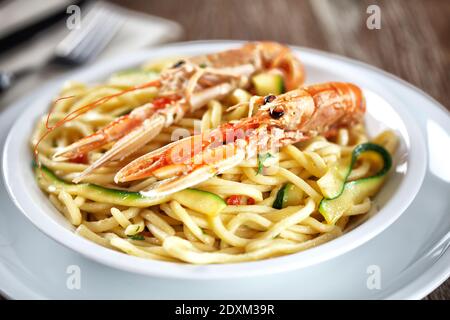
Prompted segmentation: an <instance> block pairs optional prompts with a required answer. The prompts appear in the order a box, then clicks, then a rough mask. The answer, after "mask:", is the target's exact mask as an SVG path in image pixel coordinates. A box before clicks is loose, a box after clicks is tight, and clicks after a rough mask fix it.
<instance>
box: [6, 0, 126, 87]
mask: <svg viewBox="0 0 450 320" xmlns="http://www.w3.org/2000/svg"><path fill="white" fill-rule="evenodd" d="M123 23H124V17H123V16H121V15H120V14H119V13H117V12H115V11H114V10H111V9H110V8H108V7H107V6H105V5H99V4H98V5H95V6H94V7H93V8H92V9H91V10H89V12H88V13H87V14H86V16H85V17H83V19H82V22H81V27H80V28H78V29H74V30H72V31H71V32H69V34H68V35H67V36H66V37H65V38H64V39H63V40H62V41H61V42H60V43H59V44H58V45H57V46H56V47H55V50H54V52H53V54H52V56H51V57H50V58H49V59H47V60H46V62H44V63H43V64H41V65H34V66H27V67H23V68H21V69H18V70H14V71H1V72H0V93H2V92H4V91H6V90H7V89H9V88H10V87H11V86H12V85H13V84H14V83H15V82H16V81H17V80H20V79H22V78H23V77H25V76H27V75H29V74H32V73H35V72H40V71H43V70H44V69H46V68H48V67H49V66H52V65H59V66H64V67H74V66H80V65H82V64H84V63H86V62H88V61H90V60H92V59H94V58H95V57H96V56H97V55H98V54H99V53H100V52H101V51H102V50H103V49H104V48H105V47H106V45H107V44H108V43H109V42H110V41H111V40H112V39H113V37H114V36H115V34H116V33H117V31H119V29H120V27H121V26H122V24H123Z"/></svg>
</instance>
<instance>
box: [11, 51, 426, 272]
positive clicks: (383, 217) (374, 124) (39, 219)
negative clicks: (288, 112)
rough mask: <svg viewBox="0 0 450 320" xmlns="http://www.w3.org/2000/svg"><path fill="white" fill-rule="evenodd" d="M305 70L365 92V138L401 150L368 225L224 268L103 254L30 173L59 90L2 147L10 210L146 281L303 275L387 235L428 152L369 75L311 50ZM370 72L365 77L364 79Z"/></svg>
mask: <svg viewBox="0 0 450 320" xmlns="http://www.w3.org/2000/svg"><path fill="white" fill-rule="evenodd" d="M237 45H238V44H236V43H232V42H226V43H224V42H214V43H211V42H207V43H196V44H192V43H189V44H178V45H170V46H165V47H161V48H157V49H152V50H151V51H144V52H137V53H133V54H128V55H127V56H126V58H124V57H118V58H115V59H112V60H108V61H104V62H103V63H100V64H98V65H95V66H92V67H89V68H88V69H86V70H83V71H80V72H78V73H76V74H72V75H68V76H67V77H68V78H69V79H75V80H77V81H85V82H94V81H101V80H102V79H104V78H105V77H107V75H109V74H111V73H112V72H114V71H116V70H121V69H126V68H131V67H134V66H136V65H138V64H141V63H143V62H145V61H147V60H148V59H155V58H159V57H167V56H173V55H176V54H178V55H180V54H181V55H196V54H203V53H205V52H217V51H221V50H224V49H227V48H230V47H233V46H237ZM295 51H296V52H297V53H298V54H299V56H300V58H301V60H302V61H303V62H304V64H305V66H306V73H307V78H308V83H317V82H326V81H330V80H332V81H351V82H354V83H356V84H358V85H360V86H361V87H363V88H364V94H365V98H366V101H367V108H368V111H367V116H366V122H367V124H368V131H369V135H372V136H374V135H376V134H377V133H379V132H381V131H382V130H383V129H385V128H390V129H393V130H396V131H397V135H398V136H399V137H400V141H401V144H400V148H399V150H398V152H397V153H396V154H395V156H394V164H395V166H394V168H393V170H391V173H390V177H389V179H387V181H386V184H385V185H384V187H383V189H382V191H381V192H380V194H379V195H378V196H377V197H376V206H374V207H378V208H380V210H379V212H376V214H374V216H373V217H371V218H370V219H369V220H368V221H367V222H365V223H363V224H362V225H361V226H359V227H358V228H356V229H354V230H352V231H350V232H347V233H346V234H345V235H343V236H341V237H339V238H338V239H336V240H333V241H330V242H328V243H326V244H323V245H321V246H318V247H316V248H313V249H309V250H306V251H303V252H299V253H296V254H291V255H286V256H283V257H278V258H273V259H267V260H262V261H257V262H247V263H238V264H227V265H208V266H195V265H188V264H178V263H177V264H175V263H170V262H160V261H153V260H147V259H141V258H136V257H133V256H129V255H124V254H122V253H119V252H116V251H113V250H110V249H107V248H103V247H101V246H98V245H96V244H95V243H93V242H90V241H88V240H86V239H84V238H82V237H80V236H78V235H76V234H74V233H73V227H72V226H71V225H70V224H69V223H68V222H67V221H66V219H65V218H64V217H63V216H62V215H61V214H60V213H59V212H58V211H57V210H56V209H55V208H54V207H53V205H52V204H51V203H50V201H49V200H48V198H47V197H46V196H45V195H44V194H43V193H42V191H41V190H40V189H39V187H38V186H37V184H35V183H33V182H34V177H33V175H34V174H33V171H32V170H31V168H30V163H31V161H32V155H31V152H30V150H29V142H28V141H29V137H30V136H31V131H32V128H33V126H34V123H35V120H36V119H37V118H38V117H39V116H41V115H42V114H43V113H44V112H45V111H46V110H47V109H48V102H49V101H51V99H52V97H54V96H55V95H56V93H57V91H58V90H59V88H58V86H53V87H52V88H48V89H46V90H42V91H41V93H40V95H39V98H38V99H36V100H34V102H33V103H32V104H31V105H30V106H29V107H28V109H27V110H26V111H25V112H24V113H23V114H22V115H21V116H20V117H19V118H18V120H17V121H16V123H15V125H14V126H13V128H12V129H11V132H10V134H9V136H8V139H7V141H6V143H5V148H4V150H5V151H4V162H3V169H4V174H5V181H6V187H7V189H8V191H9V193H10V195H11V197H12V198H13V201H14V202H15V203H16V205H17V206H18V207H19V208H20V209H21V210H22V212H23V213H24V214H25V215H26V216H27V217H28V218H29V219H30V220H31V221H32V222H33V223H34V224H35V225H36V226H37V227H38V228H39V229H41V230H42V231H43V232H45V233H46V234H47V235H49V236H50V237H52V238H54V239H55V240H57V241H60V242H61V243H62V244H64V245H65V246H67V247H69V248H72V249H74V250H75V251H77V252H79V253H81V254H83V255H85V256H88V257H89V258H91V259H94V260H95V261H98V262H101V263H104V264H107V265H109V266H113V267H117V268H120V269H123V270H126V271H131V272H137V273H141V274H146V275H150V276H164V277H176V278H184V279H213V278H214V279H219V278H234V277H243V276H247V277H248V276H257V275H262V274H269V273H275V272H282V271H290V270H293V269H299V268H304V267H307V266H310V265H313V264H317V263H320V262H322V261H325V260H328V259H331V258H333V257H335V256H338V255H340V254H342V253H345V252H347V251H349V250H351V249H353V248H355V247H357V246H358V245H361V244H362V243H364V242H366V241H368V240H370V239H371V238H372V237H374V236H376V235H377V234H378V233H380V232H381V231H383V230H384V229H386V228H387V227H388V226H389V225H390V224H391V223H392V222H394V221H395V220H396V219H397V218H398V217H399V216H400V215H401V214H402V213H403V211H404V210H405V209H406V208H407V207H408V205H409V204H410V203H411V202H412V200H413V199H414V196H415V195H416V193H417V192H418V190H419V188H420V185H421V183H422V180H423V177H424V174H425V167H426V148H425V143H424V141H423V137H422V134H421V132H420V130H419V129H418V126H417V124H416V123H415V121H414V119H413V118H412V116H411V114H410V113H409V109H410V105H409V103H408V102H407V101H404V99H399V97H397V96H396V92H395V90H392V89H389V90H388V89H386V88H385V87H383V86H382V84H383V82H382V81H380V80H379V79H377V76H379V75H377V73H376V72H374V71H365V72H361V71H360V69H359V67H357V66H352V65H349V64H347V63H343V62H340V61H339V60H336V59H334V58H330V57H325V56H318V55H317V54H315V53H312V52H309V51H302V50H301V49H295ZM368 73H369V74H368Z"/></svg>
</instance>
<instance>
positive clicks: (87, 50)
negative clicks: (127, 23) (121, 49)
mask: <svg viewBox="0 0 450 320" xmlns="http://www.w3.org/2000/svg"><path fill="white" fill-rule="evenodd" d="M123 22H124V21H123V19H122V17H120V16H119V15H117V14H115V13H111V14H109V15H107V17H105V19H104V20H103V21H101V22H100V25H99V27H97V28H96V29H95V31H94V33H95V34H94V37H93V38H91V39H88V38H86V39H84V41H82V42H81V43H80V45H79V47H78V48H77V51H78V52H75V51H74V54H77V57H76V59H78V60H81V61H87V60H90V59H92V58H94V57H95V56H97V55H98V54H99V53H100V52H101V51H102V50H103V49H104V48H105V46H106V45H108V43H109V42H110V41H111V40H112V38H113V37H114V36H115V35H116V33H117V31H119V29H120V27H121V26H122V24H123ZM74 57H75V56H74Z"/></svg>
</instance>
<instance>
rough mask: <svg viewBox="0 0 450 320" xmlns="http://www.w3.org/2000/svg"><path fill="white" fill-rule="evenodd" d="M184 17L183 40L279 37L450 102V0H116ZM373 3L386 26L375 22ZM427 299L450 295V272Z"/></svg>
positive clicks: (177, 19) (180, 20)
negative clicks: (376, 69)
mask: <svg viewBox="0 0 450 320" xmlns="http://www.w3.org/2000/svg"><path fill="white" fill-rule="evenodd" d="M114 2H116V3H118V4H120V5H122V6H125V7H128V8H130V9H135V10H138V11H142V12H147V13H150V14H154V15H158V16H162V17H165V18H169V19H172V20H175V21H177V22H179V23H180V24H181V25H182V26H183V27H184V30H185V34H184V37H183V39H182V40H205V39H241V40H276V41H280V42H285V43H289V44H293V45H300V46H305V47H311V48H316V49H320V50H325V51H329V52H333V53H337V54H340V55H344V56H348V57H350V58H354V59H358V60H361V61H363V62H366V63H369V64H371V65H374V66H376V67H379V68H381V69H384V70H386V71H388V72H390V73H393V74H395V75H397V76H398V77H400V78H402V79H404V80H406V81H408V82H410V83H412V84H413V85H415V86H417V87H419V88H421V89H422V90H424V91H425V92H427V93H428V94H430V95H431V96H432V97H434V98H435V99H436V100H438V101H439V102H440V103H442V104H443V105H444V106H445V107H446V108H447V109H448V110H450V104H449V101H450V36H449V32H450V1H448V0H428V1H423V0H385V1H376V0H364V1H360V0H309V1H308V0H286V1H285V0H278V1H276V0H115V1H114ZM369 5H377V6H378V7H379V8H380V13H381V28H380V29H374V30H370V29H369V28H368V27H367V25H366V21H367V18H368V17H369V15H370V14H368V13H367V8H368V6H369ZM426 299H433V300H434V299H450V280H447V281H446V282H445V283H444V284H442V285H441V286H440V287H439V288H438V289H436V290H435V291H434V292H432V293H431V294H430V295H428V296H427V297H426Z"/></svg>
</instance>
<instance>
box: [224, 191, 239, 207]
mask: <svg viewBox="0 0 450 320" xmlns="http://www.w3.org/2000/svg"><path fill="white" fill-rule="evenodd" d="M241 198H242V197H241V196H240V195H237V194H234V195H232V196H229V197H228V198H227V205H229V206H239V205H241Z"/></svg>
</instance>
